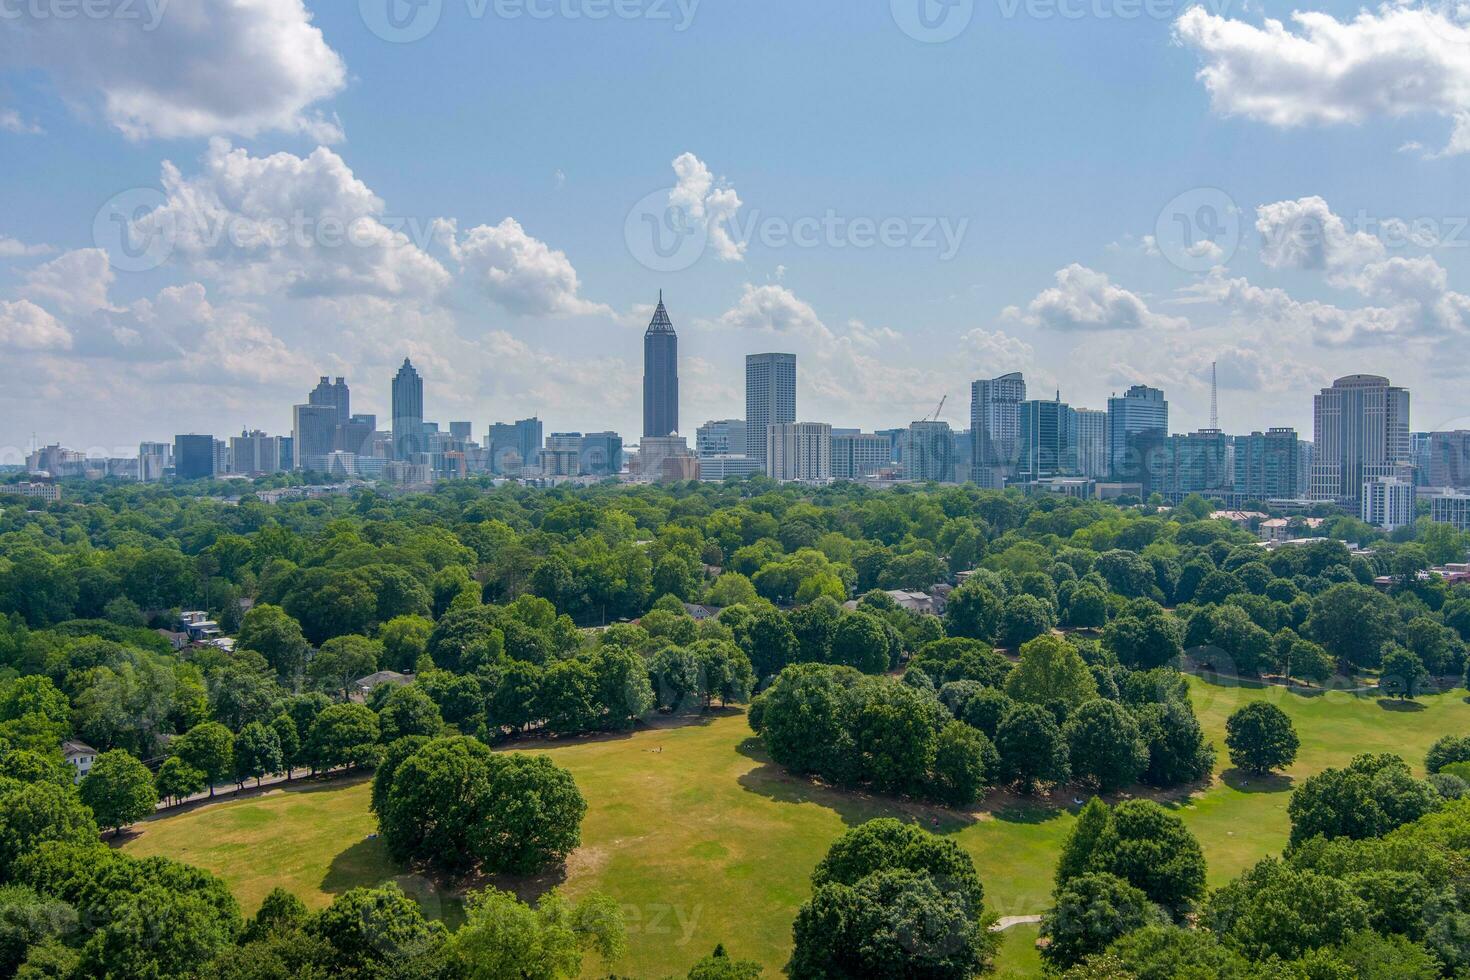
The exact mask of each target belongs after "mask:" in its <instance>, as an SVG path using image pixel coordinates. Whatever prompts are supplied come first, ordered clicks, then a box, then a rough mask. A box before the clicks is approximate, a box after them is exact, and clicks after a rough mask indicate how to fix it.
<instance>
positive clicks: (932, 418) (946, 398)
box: [924, 393, 949, 422]
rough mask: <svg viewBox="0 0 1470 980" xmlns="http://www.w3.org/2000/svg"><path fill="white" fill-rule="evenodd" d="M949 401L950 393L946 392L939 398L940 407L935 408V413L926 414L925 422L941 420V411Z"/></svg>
mask: <svg viewBox="0 0 1470 980" xmlns="http://www.w3.org/2000/svg"><path fill="white" fill-rule="evenodd" d="M947 401H949V395H948V394H947V393H946V394H945V396H944V397H943V398H941V399H939V407H938V408H936V409H935V410H934V414H933V415H929V416H926V417H925V418H924V421H925V422H938V421H939V413H940V412H942V411H944V403H945V402H947Z"/></svg>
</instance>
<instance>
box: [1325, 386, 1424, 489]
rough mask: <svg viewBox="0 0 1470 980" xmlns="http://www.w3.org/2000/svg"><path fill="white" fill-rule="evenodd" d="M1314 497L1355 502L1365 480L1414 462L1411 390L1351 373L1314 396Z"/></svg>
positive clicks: (1394, 472) (1396, 471) (1399, 471)
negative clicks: (1410, 406)
mask: <svg viewBox="0 0 1470 980" xmlns="http://www.w3.org/2000/svg"><path fill="white" fill-rule="evenodd" d="M1312 408H1313V416H1314V419H1313V424H1314V428H1315V437H1314V439H1313V442H1314V444H1315V450H1314V456H1313V461H1312V485H1311V488H1310V491H1309V495H1310V496H1311V498H1312V499H1313V500H1335V501H1338V502H1339V503H1343V504H1349V505H1354V506H1356V505H1357V504H1358V502H1359V501H1360V500H1361V499H1362V496H1363V485H1364V484H1365V483H1367V482H1368V481H1370V480H1375V479H1377V478H1379V477H1398V476H1400V475H1401V474H1402V473H1403V472H1404V471H1405V470H1408V469H1409V467H1410V466H1411V461H1410V452H1409V392H1408V390H1407V389H1404V388H1395V387H1394V386H1393V385H1390V384H1389V383H1388V379H1387V378H1382V377H1379V376H1378V375H1374V374H1352V375H1348V376H1347V377H1345V378H1338V379H1337V380H1336V381H1334V382H1333V383H1332V387H1331V388H1323V389H1322V391H1321V393H1320V394H1318V395H1317V396H1316V398H1314V399H1313V405H1312Z"/></svg>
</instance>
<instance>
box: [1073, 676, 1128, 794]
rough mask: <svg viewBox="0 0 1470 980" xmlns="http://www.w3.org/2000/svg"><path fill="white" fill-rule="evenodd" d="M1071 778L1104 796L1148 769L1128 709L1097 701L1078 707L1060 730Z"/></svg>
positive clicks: (1115, 704) (1112, 702) (1116, 704)
mask: <svg viewBox="0 0 1470 980" xmlns="http://www.w3.org/2000/svg"><path fill="white" fill-rule="evenodd" d="M1062 737H1063V738H1064V739H1066V741H1067V746H1068V753H1069V759H1070V762H1071V766H1072V778H1074V779H1080V780H1083V781H1084V782H1087V783H1089V784H1091V785H1093V786H1096V787H1097V788H1098V789H1099V790H1101V791H1102V792H1104V793H1109V792H1112V791H1113V790H1116V789H1121V788H1122V787H1124V786H1128V785H1131V784H1132V783H1135V782H1137V781H1138V778H1139V776H1140V775H1142V773H1143V771H1144V769H1145V768H1147V766H1148V760H1149V755H1148V745H1147V744H1146V743H1145V742H1144V740H1143V737H1142V735H1141V734H1140V732H1139V728H1138V723H1137V722H1135V721H1134V720H1133V717H1132V715H1130V714H1129V713H1128V709H1126V708H1124V707H1123V706H1122V705H1121V704H1118V703H1116V702H1114V701H1104V700H1102V699H1097V700H1094V701H1088V702H1086V703H1084V704H1083V705H1082V706H1081V707H1080V708H1078V709H1077V710H1076V711H1075V712H1074V713H1073V714H1072V716H1071V717H1070V718H1068V719H1067V723H1066V725H1064V726H1063V728H1062Z"/></svg>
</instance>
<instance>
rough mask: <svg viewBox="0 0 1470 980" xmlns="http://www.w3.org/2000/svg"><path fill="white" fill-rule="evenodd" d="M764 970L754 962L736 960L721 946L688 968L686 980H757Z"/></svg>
mask: <svg viewBox="0 0 1470 980" xmlns="http://www.w3.org/2000/svg"><path fill="white" fill-rule="evenodd" d="M764 973H765V968H764V967H762V966H761V965H760V964H759V963H757V962H756V961H754V960H737V959H735V958H734V957H732V956H731V955H730V954H729V953H727V952H725V947H724V946H723V945H720V946H716V947H715V950H714V952H713V953H710V954H709V955H708V956H706V957H705V958H704V959H702V960H700V961H699V962H698V963H695V964H694V965H693V966H692V967H690V968H689V974H688V977H687V980H759V978H760V977H761V976H762V975H763V974H764Z"/></svg>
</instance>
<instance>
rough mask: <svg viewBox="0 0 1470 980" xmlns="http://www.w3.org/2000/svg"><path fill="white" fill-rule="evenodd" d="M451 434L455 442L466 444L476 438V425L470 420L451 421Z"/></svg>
mask: <svg viewBox="0 0 1470 980" xmlns="http://www.w3.org/2000/svg"><path fill="white" fill-rule="evenodd" d="M449 435H450V437H451V438H452V439H454V441H455V442H457V443H459V444H460V445H464V444H465V443H467V442H470V441H471V440H472V439H473V438H474V426H472V425H470V423H468V422H450V423H449Z"/></svg>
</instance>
